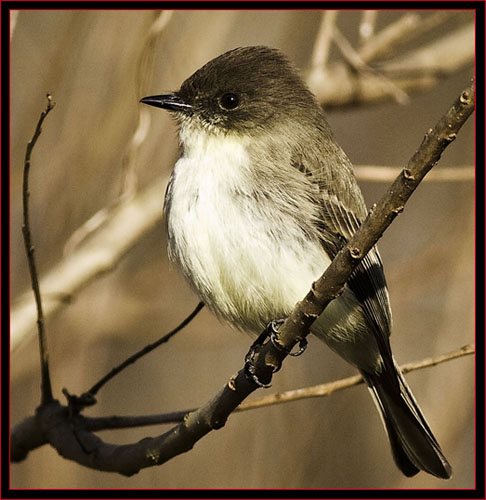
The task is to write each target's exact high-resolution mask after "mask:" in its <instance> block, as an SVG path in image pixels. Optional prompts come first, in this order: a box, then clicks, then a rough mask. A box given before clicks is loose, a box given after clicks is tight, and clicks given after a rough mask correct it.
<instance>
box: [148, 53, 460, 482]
mask: <svg viewBox="0 0 486 500" xmlns="http://www.w3.org/2000/svg"><path fill="white" fill-rule="evenodd" d="M141 102H142V103H144V104H148V105H151V106H155V107H158V108H163V109H166V110H169V111H170V112H172V113H173V115H174V117H175V118H176V120H177V122H178V126H179V138H180V145H181V150H182V153H181V157H180V158H179V160H178V161H177V163H176V164H175V167H174V170H173V172H172V175H171V179H170V182H169V184H168V187H167V191H166V194H165V203H164V211H165V214H166V226H167V237H168V247H169V256H170V258H171V259H173V260H175V261H177V262H178V263H179V264H180V266H181V268H182V271H183V272H184V274H185V276H186V278H187V279H188V281H189V282H190V284H191V285H192V287H193V288H194V290H195V291H196V293H197V294H198V295H199V296H200V297H201V300H202V301H203V302H204V303H205V304H206V305H207V306H208V307H209V309H210V310H212V311H213V312H214V313H215V314H216V315H217V316H219V317H220V318H222V319H224V320H226V321H227V322H229V323H230V324H232V325H234V326H236V327H237V328H240V329H243V330H246V331H250V332H254V333H260V332H261V331H262V330H264V329H265V326H266V325H267V324H269V322H271V321H272V320H275V319H279V318H284V317H286V316H288V314H289V313H290V311H291V310H292V308H293V307H294V305H295V304H296V303H297V302H298V301H299V300H301V299H302V298H303V297H304V296H305V295H306V293H307V292H308V291H309V289H310V287H311V285H312V283H313V282H314V281H315V280H316V279H317V278H319V276H320V275H321V274H322V273H323V272H324V270H325V269H326V268H327V266H328V265H329V264H330V262H331V260H332V259H333V258H334V256H335V255H336V254H337V252H338V251H339V250H340V249H341V248H342V247H343V245H344V244H345V243H346V241H348V240H349V239H350V238H351V236H352V235H353V234H354V232H355V231H356V230H357V229H358V227H359V226H360V224H361V223H362V221H363V220H364V218H365V217H366V214H367V210H366V206H365V203H364V200H363V196H362V194H361V191H360V189H359V187H358V184H357V182H356V179H355V176H354V172H353V168H352V165H351V162H350V160H349V159H348V157H347V156H346V154H345V153H344V151H343V150H342V149H341V147H340V146H339V145H338V144H337V143H336V141H335V139H334V137H333V134H332V131H331V129H330V127H329V124H328V123H327V120H326V118H325V115H324V112H323V110H322V108H321V106H320V105H319V103H318V102H317V100H316V98H315V96H314V95H313V94H312V93H311V91H310V90H309V89H308V88H307V86H306V85H305V83H304V82H303V80H302V79H301V77H300V76H299V74H298V72H297V70H296V68H295V67H294V66H293V65H292V64H291V63H290V61H289V60H288V59H287V58H286V57H285V56H284V55H283V54H282V53H281V52H280V51H279V50H277V49H273V48H268V47H264V46H254V47H240V48H236V49H234V50H230V51H229V52H226V53H224V54H222V55H220V56H219V57H216V58H215V59H213V60H211V61H209V62H208V63H207V64H205V65H204V66H203V67H202V68H200V69H199V70H198V71H196V72H195V73H194V74H193V75H192V76H190V77H189V78H188V79H187V80H186V81H184V82H183V84H182V86H181V87H180V89H179V90H178V91H176V92H173V93H171V94H168V95H155V96H150V97H144V98H143V99H142V100H141ZM390 331H391V309H390V301H389V295H388V290H387V285H386V281H385V276H384V272H383V265H382V261H381V258H380V254H379V253H378V250H377V248H376V247H374V248H373V249H372V250H371V251H370V252H369V253H368V255H367V256H366V257H365V258H364V259H363V261H362V262H361V264H360V265H359V267H358V268H357V269H356V270H355V271H354V272H353V274H352V275H351V277H350V278H349V279H348V281H347V283H346V285H345V287H344V291H343V293H342V294H341V295H340V296H339V297H338V298H336V299H335V300H333V301H332V302H330V303H329V305H328V306H327V307H326V309H325V310H324V312H323V313H322V314H321V316H319V317H318V318H317V320H316V321H315V322H314V324H313V325H312V327H311V332H312V333H313V334H314V335H315V336H317V337H318V338H319V339H321V340H323V341H324V342H325V343H326V344H327V345H328V346H329V347H330V348H331V349H332V350H333V351H334V352H336V353H337V354H338V355H339V356H341V357H342V358H343V359H344V360H346V361H347V362H348V363H351V364H352V365H353V366H355V367H356V368H357V369H358V370H359V371H360V373H361V374H362V376H363V378H364V380H365V381H366V383H367V385H368V387H369V389H370V392H371V394H372V396H373V398H374V400H375V403H376V406H377V408H378V410H379V412H380V414H381V416H382V420H383V422H384V425H385V429H386V432H387V435H388V439H389V441H390V444H391V448H392V452H393V457H394V459H395V462H396V464H397V466H398V467H399V468H400V470H401V471H402V472H403V473H404V474H405V475H406V476H413V475H415V474H416V473H417V472H419V471H420V470H423V471H425V472H428V473H430V474H433V475H434V476H437V477H440V478H449V477H450V476H451V473H452V471H451V467H450V465H449V463H448V462H447V459H446V458H445V457H444V455H443V453H442V451H441V449H440V447H439V444H438V443H437V441H436V439H435V437H434V436H433V434H432V432H431V430H430V428H429V425H428V424H427V422H426V420H425V418H424V416H423V415H422V412H421V410H420V408H419V407H418V404H417V402H416V401H415V398H414V397H413V395H412V392H411V391H410V388H409V387H408V385H407V383H406V382H405V379H404V377H403V375H402V373H401V371H400V368H399V367H398V365H397V364H396V362H395V360H394V357H393V355H392V351H391V348H390V342H389V337H390Z"/></svg>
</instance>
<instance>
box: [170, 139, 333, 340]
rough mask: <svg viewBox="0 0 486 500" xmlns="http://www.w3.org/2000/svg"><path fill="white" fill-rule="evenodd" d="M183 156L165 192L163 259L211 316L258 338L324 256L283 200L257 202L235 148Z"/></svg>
mask: <svg viewBox="0 0 486 500" xmlns="http://www.w3.org/2000/svg"><path fill="white" fill-rule="evenodd" d="M196 151H199V152H200V151H202V150H201V149H199V150H196ZM189 153H190V154H187V155H186V156H184V157H182V158H181V159H180V160H179V161H178V162H177V164H176V166H175V168H174V172H173V176H172V180H171V184H170V186H169V188H168V191H167V198H166V211H167V229H168V239H169V253H170V256H171V258H173V259H174V260H176V261H178V262H179V263H180V265H181V267H182V269H183V271H184V274H185V275H186V277H187V278H188V279H189V281H190V283H191V284H192V285H193V287H194V288H195V289H196V291H197V292H198V294H199V295H200V297H201V298H202V300H203V301H204V302H205V303H206V304H207V305H208V306H209V307H210V308H211V309H212V310H213V311H215V312H216V313H217V314H219V315H220V316H222V317H224V318H225V319H227V320H229V321H230V322H232V323H233V324H236V325H239V326H240V327H242V328H246V329H253V330H256V331H258V330H260V329H261V328H262V326H264V325H265V324H266V323H267V322H268V321H269V320H270V319H273V318H275V317H280V316H282V315H285V314H287V313H288V312H289V310H290V309H291V307H292V306H293V305H294V304H295V302H296V301H297V300H300V299H301V298H302V297H303V296H304V295H305V293H307V291H308V290H309V288H310V285H311V283H312V281H313V280H315V279H316V278H317V277H318V276H319V275H320V273H321V272H322V269H323V266H324V265H325V264H326V263H328V257H327V256H326V254H325V253H324V252H323V250H322V248H321V246H320V244H319V243H318V242H316V241H312V240H310V239H309V238H308V237H306V236H305V234H304V232H303V230H302V225H301V224H300V223H298V222H296V221H297V220H299V219H300V220H301V221H302V220H304V219H305V218H303V217H302V216H301V215H300V214H297V215H298V217H297V216H296V217H293V218H289V216H288V210H286V209H285V208H284V207H283V206H282V198H284V197H282V196H281V195H280V196H278V197H273V196H271V195H268V196H265V195H262V189H261V186H256V185H255V183H257V184H258V182H257V181H256V180H255V178H254V177H252V174H251V168H250V164H249V163H248V162H249V161H250V160H249V157H248V156H247V155H246V152H245V150H244V149H243V148H241V147H240V146H239V145H234V147H233V148H231V147H229V145H228V144H226V145H224V146H222V147H221V148H216V149H214V148H213V149H210V150H209V151H208V150H207V149H206V150H205V154H202V153H201V154H199V153H195V152H194V151H192V152H191V151H189ZM274 198H276V199H274ZM326 261H327V262H326Z"/></svg>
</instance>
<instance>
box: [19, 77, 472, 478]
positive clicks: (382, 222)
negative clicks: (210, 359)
mask: <svg viewBox="0 0 486 500" xmlns="http://www.w3.org/2000/svg"><path fill="white" fill-rule="evenodd" d="M473 109H474V82H472V83H471V84H470V85H469V86H468V87H467V88H466V89H465V90H464V91H463V92H462V93H461V95H460V96H459V98H458V99H457V100H456V101H455V102H454V104H453V105H452V107H451V108H450V109H449V111H448V112H447V113H446V114H445V115H444V116H443V117H442V118H441V119H440V120H439V122H438V123H437V125H436V126H435V127H434V129H430V130H429V131H428V132H427V133H426V135H425V137H424V140H423V142H422V144H421V145H420V147H419V148H418V150H417V151H416V153H415V154H414V155H413V157H412V159H411V160H410V161H409V163H408V165H407V167H406V168H405V169H403V171H402V173H401V174H400V175H399V177H398V178H397V179H396V180H395V182H394V183H393V184H392V186H391V187H390V188H389V189H388V191H387V192H386V193H385V195H384V196H383V198H382V199H381V200H380V201H379V202H378V203H377V204H376V205H374V206H373V208H372V210H371V211H370V213H369V214H368V216H367V218H366V219H365V221H364V222H363V224H362V225H361V227H360V228H359V229H358V231H357V232H356V233H355V235H354V236H353V237H352V238H351V239H350V241H349V242H348V243H347V244H346V245H345V246H344V247H343V248H342V250H341V251H340V252H339V253H338V254H337V255H336V257H335V258H334V260H333V261H332V263H331V264H330V266H329V267H328V268H327V269H326V271H325V273H324V274H323V275H322V276H321V278H319V279H318V280H317V281H316V282H315V283H313V285H312V289H311V291H310V292H309V293H308V294H307V296H306V297H305V298H304V300H302V301H301V302H298V303H297V304H296V306H295V307H294V309H293V311H292V313H291V315H290V316H289V317H288V318H287V319H286V320H285V322H284V323H283V325H282V326H280V328H279V343H280V345H281V346H283V347H284V348H286V349H288V352H290V350H291V349H292V347H293V346H294V345H295V344H296V343H297V342H298V341H299V340H300V339H302V338H305V336H306V335H307V334H308V333H309V327H310V326H311V324H312V323H313V321H314V320H315V319H316V318H317V317H318V316H319V315H320V314H321V313H322V311H323V310H324V308H325V307H326V305H327V304H328V303H329V302H330V301H331V300H332V299H333V298H335V297H336V296H338V295H339V293H340V291H341V290H342V288H343V286H344V284H345V282H346V281H347V279H348V278H349V276H350V274H351V273H352V271H353V270H354V269H355V268H356V266H357V265H358V264H359V262H360V261H361V260H362V259H363V257H364V256H365V255H366V253H367V252H368V251H369V250H370V249H371V248H372V247H373V246H374V245H375V243H376V242H377V240H378V239H379V238H380V236H381V235H382V234H383V232H384V231H385V230H386V228H387V227H388V226H389V225H390V224H391V222H392V221H393V220H394V218H395V217H396V216H397V215H398V214H399V213H400V212H402V211H403V209H404V205H405V203H406V202H407V200H408V199H409V198H410V196H411V195H412V193H413V192H414V190H415V189H416V188H417V186H418V185H419V183H420V182H421V180H422V179H423V178H424V176H425V175H426V173H427V172H428V171H429V170H430V169H431V168H432V167H433V166H434V165H435V164H436V163H437V161H438V160H439V158H440V156H441V154H442V152H443V151H444V150H445V148H446V147H447V146H448V145H449V144H450V143H451V142H452V141H453V140H454V139H455V138H456V134H457V132H458V131H459V129H460V128H461V127H462V125H463V124H464V123H465V121H466V120H467V118H468V117H469V116H470V115H471V113H472V111H473ZM255 352H256V355H255V357H254V366H255V370H256V375H257V376H258V379H259V380H260V381H262V382H264V383H267V382H269V381H270V380H271V378H272V373H273V372H274V371H275V369H276V368H279V367H280V366H281V363H282V361H283V360H284V359H285V357H286V356H287V352H286V351H283V350H281V349H277V348H276V347H275V346H274V344H273V343H272V342H267V343H266V344H264V345H262V346H260V347H258V348H257V349H256V351H255ZM257 388H258V387H257V385H256V384H255V383H254V382H253V381H251V380H249V378H248V376H247V375H246V370H245V368H242V369H241V370H240V371H239V372H238V373H236V374H235V375H234V376H233V377H231V379H230V380H229V381H228V383H227V384H226V385H225V386H224V387H223V388H222V389H221V390H220V391H219V392H218V394H216V396H215V397H214V398H213V399H211V400H210V401H209V402H208V403H206V404H205V405H204V406H202V407H201V408H199V409H198V410H196V411H194V412H191V413H189V414H187V415H185V417H184V420H183V421H182V422H181V423H179V424H178V425H176V426H175V427H173V428H172V429H170V430H169V431H168V432H166V433H164V434H162V435H160V436H157V437H155V438H145V439H143V440H141V441H139V442H138V443H134V444H129V445H122V446H116V445H112V444H108V443H104V442H103V441H102V440H101V439H100V438H98V437H97V436H95V435H94V434H93V433H92V432H90V431H89V430H88V429H87V427H86V424H85V420H84V419H83V417H81V416H80V415H79V414H76V413H75V414H72V413H71V412H70V411H69V409H68V408H66V407H63V406H61V405H60V404H59V403H58V402H57V401H54V402H51V403H50V404H47V405H43V406H41V407H40V408H39V409H38V410H37V413H36V417H35V420H36V423H37V426H38V429H40V432H41V434H42V436H43V439H45V440H46V441H48V442H49V443H50V444H51V445H52V446H53V447H54V448H55V449H56V450H57V451H58V452H59V453H60V454H61V455H62V456H64V457H65V458H68V459H70V460H74V461H76V462H78V463H79V464H82V465H85V466H87V467H91V468H94V469H97V470H103V471H113V472H118V473H120V474H124V475H132V474H135V473H137V472H138V471H139V470H140V469H142V468H145V467H151V466H155V465H160V464H163V463H165V462H166V461H168V460H170V459H172V458H174V457H175V456H177V455H179V454H181V453H184V452H186V451H189V450H190V449H192V447H193V446H194V444H195V443H196V442H197V441H198V440H199V439H201V438H202V437H204V436H205V435H206V434H208V433H209V432H211V431H212V430H215V429H219V428H221V427H223V426H224V424H225V422H226V420H227V418H228V417H229V415H230V414H231V413H232V412H233V411H234V410H235V409H236V408H237V407H238V406H239V404H240V403H241V402H242V401H243V400H244V399H245V398H246V397H247V396H248V395H249V394H251V393H252V392H254V391H255V390H256V389H257ZM26 422H32V420H31V419H28V420H27V421H24V422H23V423H21V424H20V426H24V425H26ZM17 433H18V426H17V427H16V428H14V429H13V431H12V436H15V435H17ZM35 442H36V443H38V442H39V441H38V440H36V441H35ZM14 444H15V440H14V439H13V438H12V448H11V449H12V458H16V459H19V457H21V458H22V456H25V455H26V454H27V452H28V450H29V449H31V448H32V446H29V444H28V443H25V442H22V446H19V447H17V448H16V447H15V446H14ZM19 450H20V451H19ZM18 451H19V452H18ZM17 452H18V453H17Z"/></svg>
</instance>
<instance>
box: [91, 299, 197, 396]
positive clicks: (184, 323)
mask: <svg viewBox="0 0 486 500" xmlns="http://www.w3.org/2000/svg"><path fill="white" fill-rule="evenodd" d="M203 307H204V302H199V304H198V305H197V306H196V308H195V309H194V310H193V311H192V313H191V314H189V316H187V317H186V318H185V319H184V320H183V321H182V322H181V323H180V324H179V325H178V326H176V327H175V328H174V329H173V330H171V331H170V332H169V333H167V334H166V335H164V336H163V337H161V338H160V339H158V340H156V341H155V342H153V343H152V344H148V345H146V346H145V347H144V348H143V349H140V351H138V352H136V353H135V354H133V355H132V356H130V357H129V358H128V359H126V360H125V361H124V362H123V363H121V364H120V365H118V366H116V367H115V368H113V369H112V370H111V371H110V372H109V373H108V374H106V375H105V376H104V377H103V378H102V379H101V380H99V381H98V382H97V383H96V384H94V385H93V387H91V389H90V390H89V391H87V393H88V394H90V395H91V396H94V395H95V394H96V393H97V392H98V391H99V390H100V389H101V388H102V387H103V386H104V385H105V384H106V383H107V382H108V381H110V380H111V379H112V378H113V377H114V376H115V375H117V374H118V373H120V372H121V371H122V370H124V369H125V368H126V367H127V366H129V365H131V364H133V363H135V361H137V360H138V359H140V358H141V357H143V356H145V354H148V353H149V352H151V351H153V350H154V349H155V348H156V347H159V345H161V344H164V343H165V342H168V341H169V340H170V339H171V338H172V337H173V336H174V335H175V334H176V333H178V332H179V331H181V330H182V329H183V328H184V327H185V326H187V325H188V324H189V323H190V322H191V321H192V320H193V319H194V318H195V317H196V316H197V314H198V313H199V311H200V310H201V309H202V308H203Z"/></svg>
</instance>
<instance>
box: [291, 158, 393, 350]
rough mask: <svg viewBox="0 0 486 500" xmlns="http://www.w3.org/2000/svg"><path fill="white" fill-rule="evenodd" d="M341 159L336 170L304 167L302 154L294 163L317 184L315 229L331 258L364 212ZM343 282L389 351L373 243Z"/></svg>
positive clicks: (382, 283) (386, 304) (383, 290)
mask: <svg viewBox="0 0 486 500" xmlns="http://www.w3.org/2000/svg"><path fill="white" fill-rule="evenodd" d="M342 154H343V155H344V153H342ZM341 159H344V161H343V164H341V165H339V169H338V170H337V169H336V168H334V169H332V168H327V169H325V171H323V169H315V168H308V167H307V166H306V165H305V162H304V161H302V158H301V159H300V162H299V164H298V165H297V164H296V165H295V166H296V167H297V168H298V169H299V170H300V171H301V172H303V173H304V175H306V177H307V179H308V180H310V181H311V182H313V183H315V184H317V185H318V187H319V197H318V200H319V203H320V205H321V221H320V227H319V232H320V234H321V235H322V236H321V242H322V245H323V247H324V249H325V250H326V252H327V253H328V255H329V256H330V257H331V258H334V256H335V255H336V254H337V252H338V251H339V250H340V249H341V248H342V247H343V246H344V244H345V243H346V242H347V241H348V240H349V239H350V238H351V236H352V235H353V234H354V233H355V232H356V230H357V229H358V228H359V226H360V225H361V223H362V221H363V220H364V218H365V217H366V213H367V211H366V206H365V204H364V200H363V197H362V194H361V191H360V189H359V187H358V185H357V183H356V179H355V177H354V173H353V171H352V167H351V165H350V163H349V160H348V159H347V157H344V158H341ZM336 172H339V175H336ZM333 173H334V175H333ZM338 193H339V194H338ZM347 284H348V286H349V287H350V288H351V290H352V291H353V293H354V294H355V296H356V297H357V299H358V300H359V301H360V303H361V304H362V308H363V311H364V313H365V316H366V319H367V320H368V322H369V324H370V326H371V327H372V328H373V331H374V332H375V337H376V340H377V343H378V345H379V347H380V351H381V352H382V354H384V353H387V354H390V355H391V351H390V347H389V343H388V337H389V335H390V330H391V309H390V300H389V296H388V290H387V285H386V280H385V275H384V272H383V264H382V261H381V257H380V254H379V253H378V249H377V248H376V247H373V248H372V249H371V250H370V252H368V254H367V255H366V256H365V258H364V259H363V260H362V262H361V263H360V265H359V266H358V267H357V268H356V269H355V270H354V272H353V274H352V275H351V276H350V278H349V279H348V281H347ZM385 357H386V358H388V356H385Z"/></svg>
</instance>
